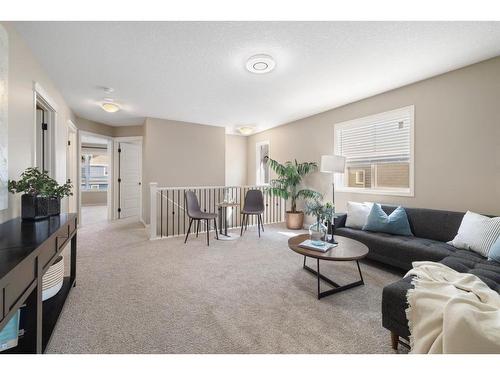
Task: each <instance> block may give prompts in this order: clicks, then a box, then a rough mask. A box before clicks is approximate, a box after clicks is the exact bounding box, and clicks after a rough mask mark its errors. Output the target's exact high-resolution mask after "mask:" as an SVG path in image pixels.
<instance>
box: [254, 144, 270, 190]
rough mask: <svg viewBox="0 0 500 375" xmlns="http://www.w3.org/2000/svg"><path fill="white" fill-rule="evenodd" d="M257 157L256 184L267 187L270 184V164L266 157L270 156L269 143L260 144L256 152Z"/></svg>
mask: <svg viewBox="0 0 500 375" xmlns="http://www.w3.org/2000/svg"><path fill="white" fill-rule="evenodd" d="M255 151H256V152H255V155H256V167H257V170H256V184H257V185H267V184H269V182H270V171H269V163H268V162H267V159H266V156H269V141H263V142H258V143H257V145H256V150H255Z"/></svg>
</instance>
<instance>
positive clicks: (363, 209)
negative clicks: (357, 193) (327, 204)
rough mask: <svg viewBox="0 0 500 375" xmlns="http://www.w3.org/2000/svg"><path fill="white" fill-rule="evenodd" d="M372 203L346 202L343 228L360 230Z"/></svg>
mask: <svg viewBox="0 0 500 375" xmlns="http://www.w3.org/2000/svg"><path fill="white" fill-rule="evenodd" d="M372 206H373V203H370V202H363V203H358V202H347V206H346V213H347V218H346V220H345V226H346V227H348V228H354V229H362V228H363V227H364V225H365V224H366V219H367V218H368V215H369V214H370V211H371V209H372Z"/></svg>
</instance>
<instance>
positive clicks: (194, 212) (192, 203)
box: [184, 191, 219, 246]
mask: <svg viewBox="0 0 500 375" xmlns="http://www.w3.org/2000/svg"><path fill="white" fill-rule="evenodd" d="M184 197H185V202H186V213H187V215H188V217H189V227H188V231H187V233H186V238H185V240H184V243H186V242H187V239H188V236H189V232H190V231H191V225H192V224H193V221H196V237H198V232H199V231H200V222H201V221H202V220H205V221H206V223H207V245H208V246H210V235H209V232H210V220H213V221H214V228H215V238H217V239H219V234H218V233H217V214H216V213H215V212H203V211H202V210H201V209H200V204H199V203H198V198H197V197H196V194H195V193H194V192H193V191H186V192H185V193H184Z"/></svg>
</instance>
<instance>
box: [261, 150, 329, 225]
mask: <svg viewBox="0 0 500 375" xmlns="http://www.w3.org/2000/svg"><path fill="white" fill-rule="evenodd" d="M266 160H268V162H269V167H270V168H271V169H272V170H273V171H275V172H276V174H277V175H278V178H276V179H274V180H271V184H270V185H271V186H270V187H268V188H266V190H265V192H266V193H268V194H271V195H272V196H275V197H279V198H283V199H285V200H288V199H290V203H291V209H290V211H287V212H286V215H285V218H286V227H287V228H288V229H302V227H303V226H304V213H303V212H302V211H297V200H298V199H300V198H303V199H310V198H312V199H314V198H321V194H320V193H318V192H317V191H314V190H311V189H307V188H305V189H298V186H299V185H300V183H301V182H302V178H304V176H306V175H307V174H309V173H310V172H314V171H315V170H316V169H317V168H318V165H317V164H316V163H315V162H304V163H299V162H297V160H294V162H291V161H287V162H286V163H285V164H280V163H279V162H277V161H276V160H273V159H271V158H270V157H268V156H266Z"/></svg>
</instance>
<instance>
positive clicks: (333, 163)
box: [320, 155, 345, 173]
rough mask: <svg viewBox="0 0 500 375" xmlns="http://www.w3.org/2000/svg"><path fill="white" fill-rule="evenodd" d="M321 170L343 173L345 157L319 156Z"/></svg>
mask: <svg viewBox="0 0 500 375" xmlns="http://www.w3.org/2000/svg"><path fill="white" fill-rule="evenodd" d="M320 170H321V172H324V173H344V170H345V157H343V156H340V155H323V156H321V168H320Z"/></svg>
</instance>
